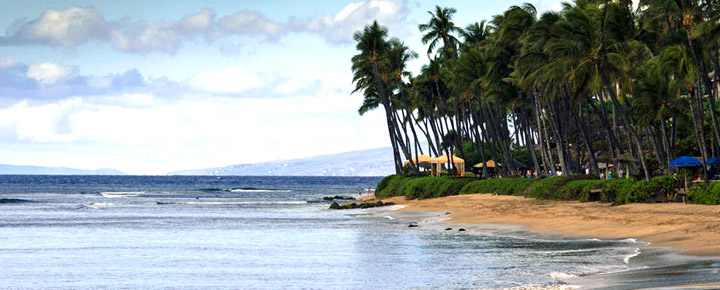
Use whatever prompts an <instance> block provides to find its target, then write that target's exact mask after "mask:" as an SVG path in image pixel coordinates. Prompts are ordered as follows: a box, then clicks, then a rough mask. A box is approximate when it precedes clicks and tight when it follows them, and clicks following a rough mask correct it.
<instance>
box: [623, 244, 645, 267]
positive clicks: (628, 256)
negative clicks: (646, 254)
mask: <svg viewBox="0 0 720 290" xmlns="http://www.w3.org/2000/svg"><path fill="white" fill-rule="evenodd" d="M640 253H641V252H640V248H635V253H632V254H630V255H627V256H625V258H623V262H625V265H628V264H630V259H632V258H635V257H637V256H639V255H640Z"/></svg>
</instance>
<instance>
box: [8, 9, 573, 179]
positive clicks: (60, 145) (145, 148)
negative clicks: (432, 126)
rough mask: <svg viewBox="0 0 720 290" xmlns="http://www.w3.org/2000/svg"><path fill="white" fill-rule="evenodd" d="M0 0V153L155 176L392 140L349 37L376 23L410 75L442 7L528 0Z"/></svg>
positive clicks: (474, 17)
mask: <svg viewBox="0 0 720 290" xmlns="http://www.w3.org/2000/svg"><path fill="white" fill-rule="evenodd" d="M4 2H6V3H4V5H3V7H4V9H2V10H0V164H12V165H35V166H64V167H72V168H81V169H97V168H113V169H118V170H122V171H124V172H127V173H130V174H164V173H167V172H171V171H176V170H184V169H197V168H208V167H219V166H226V165H232V164H242V163H255V162H263V161H272V160H282V159H294V158H302V157H310V156H316V155H324V154H333V153H341V152H347V151H355V150H363V149H371V148H378V147H385V146H389V138H388V133H387V127H386V124H385V120H384V114H383V112H382V111H381V110H375V111H372V112H370V113H367V114H365V115H364V116H359V115H358V113H357V109H358V108H359V107H360V105H361V104H362V94H360V93H355V94H352V93H351V92H352V90H353V88H354V86H353V83H352V72H351V69H350V67H351V62H350V59H351V57H352V56H353V55H355V54H356V53H357V51H356V50H355V44H354V43H353V40H352V34H353V33H354V32H355V31H358V30H361V29H362V28H363V27H364V26H365V25H367V24H369V23H370V22H372V21H373V20H378V23H380V24H381V25H383V26H386V27H388V29H389V34H390V35H391V36H393V37H398V38H400V39H401V40H403V41H404V42H405V43H406V44H407V45H408V46H409V47H410V48H411V49H412V50H414V51H416V52H418V54H419V55H420V58H419V59H417V60H414V61H413V62H411V63H410V64H409V65H408V69H409V70H410V71H413V72H415V73H417V72H418V71H419V69H420V67H421V66H422V65H423V64H425V63H427V62H428V60H427V56H426V51H427V46H425V45H423V44H422V43H421V41H420V38H421V33H420V32H419V31H418V29H417V26H418V24H420V23H425V22H427V21H428V20H429V17H430V15H429V14H428V11H430V10H434V7H435V5H438V4H439V5H441V6H442V7H454V8H456V9H457V13H456V14H455V15H454V18H453V20H454V22H455V24H456V25H459V26H461V27H464V26H466V25H468V24H471V23H474V22H479V21H481V20H483V19H490V18H491V17H492V15H495V14H500V13H502V12H503V11H504V10H506V9H507V8H508V7H510V6H511V5H520V4H522V2H523V1H486V0H478V1H467V0H463V1H442V2H437V1H435V2H432V1H410V0H408V1H402V0H382V1H378V0H370V1H362V2H351V1H300V0H285V1H272V0H268V1H243V0H232V1H189V0H176V1H143V0H129V1H115V0H105V1H89V0H82V1H65V0H54V1H49V0H43V1H41V0H28V1H4ZM532 3H533V4H534V5H535V6H536V7H537V8H538V10H539V11H540V12H542V11H547V10H557V9H559V8H560V1H554V0H544V1H535V2H532ZM2 28H4V33H3V32H2V31H3V29H2Z"/></svg>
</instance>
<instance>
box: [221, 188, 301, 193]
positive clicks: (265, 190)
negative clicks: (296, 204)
mask: <svg viewBox="0 0 720 290" xmlns="http://www.w3.org/2000/svg"><path fill="white" fill-rule="evenodd" d="M290 191H291V190H286V189H242V188H233V189H231V190H230V192H246V193H258V192H290Z"/></svg>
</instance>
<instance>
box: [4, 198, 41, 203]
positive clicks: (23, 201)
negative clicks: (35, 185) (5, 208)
mask: <svg viewBox="0 0 720 290" xmlns="http://www.w3.org/2000/svg"><path fill="white" fill-rule="evenodd" d="M31 202H35V201H32V200H28V199H21V198H0V204H6V203H31Z"/></svg>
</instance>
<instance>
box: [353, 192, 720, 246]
mask: <svg viewBox="0 0 720 290" xmlns="http://www.w3.org/2000/svg"><path fill="white" fill-rule="evenodd" d="M362 199H363V200H371V199H374V196H372V195H370V196H363V197H362ZM381 200H382V201H383V202H386V201H391V202H395V204H398V205H404V206H405V207H403V208H402V209H399V211H429V212H452V214H450V215H448V220H447V222H450V223H462V224H505V225H520V226H522V227H523V228H524V229H527V230H531V231H536V232H552V233H560V234H563V235H569V236H576V237H592V238H600V239H624V238H635V239H638V240H642V241H644V242H649V243H651V246H654V247H668V248H672V249H675V250H678V251H680V253H681V254H684V255H691V256H705V257H720V206H711V205H694V204H680V203H656V204H639V203H637V204H627V205H619V206H610V204H608V203H599V202H584V203H581V202H577V201H549V200H536V199H533V198H525V197H519V196H507V195H498V196H496V195H492V194H467V195H455V196H447V197H440V198H432V199H423V200H407V199H405V198H404V197H391V198H385V199H381Z"/></svg>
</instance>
